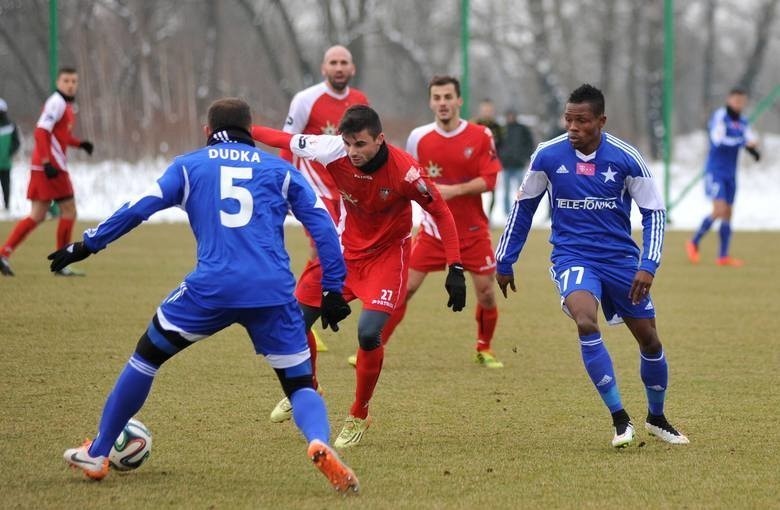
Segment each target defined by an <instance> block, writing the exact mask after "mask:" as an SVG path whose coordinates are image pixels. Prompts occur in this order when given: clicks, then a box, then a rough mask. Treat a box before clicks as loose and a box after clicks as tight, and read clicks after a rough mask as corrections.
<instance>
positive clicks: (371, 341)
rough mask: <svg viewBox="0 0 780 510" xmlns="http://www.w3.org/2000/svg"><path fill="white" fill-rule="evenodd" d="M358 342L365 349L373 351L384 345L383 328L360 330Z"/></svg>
mask: <svg viewBox="0 0 780 510" xmlns="http://www.w3.org/2000/svg"><path fill="white" fill-rule="evenodd" d="M358 344H360V348H361V349H363V350H364V351H373V350H374V349H376V348H378V347H379V346H380V345H382V330H381V329H374V328H371V329H366V330H363V331H361V330H358Z"/></svg>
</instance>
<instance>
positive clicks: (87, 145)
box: [79, 140, 95, 156]
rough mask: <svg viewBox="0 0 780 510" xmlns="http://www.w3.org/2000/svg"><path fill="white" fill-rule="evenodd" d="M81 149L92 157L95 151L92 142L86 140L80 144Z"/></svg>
mask: <svg viewBox="0 0 780 510" xmlns="http://www.w3.org/2000/svg"><path fill="white" fill-rule="evenodd" d="M79 149H84V152H86V153H87V154H89V155H90V156H91V155H92V151H93V150H94V149H95V146H94V145H92V142H90V141H88V140H84V141H83V142H81V143H80V144H79Z"/></svg>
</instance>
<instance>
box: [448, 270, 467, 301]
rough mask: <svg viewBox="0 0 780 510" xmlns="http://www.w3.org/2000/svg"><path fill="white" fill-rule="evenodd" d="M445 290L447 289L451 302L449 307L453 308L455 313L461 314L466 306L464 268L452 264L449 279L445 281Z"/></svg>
mask: <svg viewBox="0 0 780 510" xmlns="http://www.w3.org/2000/svg"><path fill="white" fill-rule="evenodd" d="M444 288H445V289H447V294H448V295H449V297H450V298H449V300H448V301H447V307H449V308H452V311H453V312H460V311H461V310H463V308H464V307H465V306H466V278H465V277H464V276H463V266H461V265H460V264H452V265H451V266H450V270H449V272H448V273H447V279H446V280H445V281H444Z"/></svg>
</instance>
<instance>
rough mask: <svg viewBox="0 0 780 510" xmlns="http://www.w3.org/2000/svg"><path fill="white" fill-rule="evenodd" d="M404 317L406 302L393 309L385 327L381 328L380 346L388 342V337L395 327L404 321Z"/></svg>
mask: <svg viewBox="0 0 780 510" xmlns="http://www.w3.org/2000/svg"><path fill="white" fill-rule="evenodd" d="M404 315H406V300H404V302H403V303H402V304H400V305H398V306H396V307H395V310H393V313H391V314H390V318H389V319H387V322H386V323H385V327H383V328H382V345H387V342H389V341H390V336H391V335H392V334H393V331H395V328H396V326H398V324H400V323H401V321H402V320H403V319H404Z"/></svg>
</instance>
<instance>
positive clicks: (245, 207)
mask: <svg viewBox="0 0 780 510" xmlns="http://www.w3.org/2000/svg"><path fill="white" fill-rule="evenodd" d="M251 178H252V168H250V167H246V168H244V167H236V166H225V165H222V166H220V167H219V196H220V198H222V199H223V200H224V199H226V198H232V199H233V200H236V201H238V211H237V212H234V213H229V212H225V211H219V222H220V223H222V224H223V225H225V226H226V227H230V228H238V227H243V226H244V225H246V224H247V223H249V220H250V219H252V210H253V209H254V206H255V203H254V200H253V199H252V193H250V192H249V190H248V189H246V188H244V187H241V186H236V185H235V184H233V181H235V180H237V179H243V180H247V179H251Z"/></svg>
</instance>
